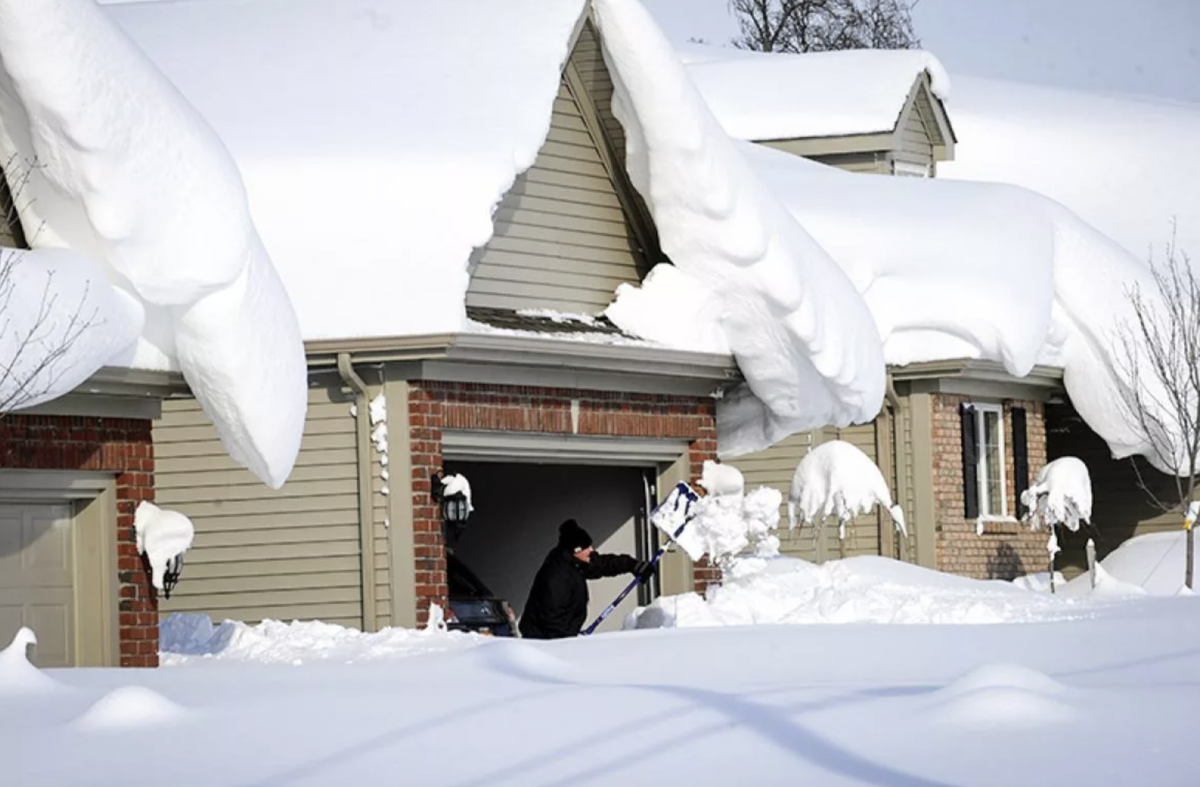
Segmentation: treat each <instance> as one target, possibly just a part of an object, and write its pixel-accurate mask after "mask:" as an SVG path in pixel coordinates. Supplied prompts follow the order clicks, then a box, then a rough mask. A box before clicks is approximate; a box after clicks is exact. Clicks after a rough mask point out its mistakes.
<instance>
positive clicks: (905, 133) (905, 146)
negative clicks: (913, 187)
mask: <svg viewBox="0 0 1200 787" xmlns="http://www.w3.org/2000/svg"><path fill="white" fill-rule="evenodd" d="M924 92H925V91H924V90H923V89H920V88H918V90H917V93H916V95H915V96H914V97H913V98H911V99H910V100H909V103H908V106H907V107H905V111H904V112H903V113H902V114H901V116H900V127H899V129H897V135H896V150H895V152H894V153H893V154H892V155H893V157H894V158H896V159H898V160H900V161H906V162H908V163H910V164H925V165H928V166H930V167H932V165H933V163H934V156H933V133H936V132H934V131H932V130H931V128H930V126H931V124H933V123H934V121H933V117H932V115H930V114H927V113H928V112H931V111H932V107H930V106H929V102H928V100H926V101H925V102H924V104H925V107H926V108H925V109H922V102H921V101H919V100H917V99H918V98H920V97H921V96H923V95H924ZM927 121H928V122H927ZM931 171H932V170H931Z"/></svg>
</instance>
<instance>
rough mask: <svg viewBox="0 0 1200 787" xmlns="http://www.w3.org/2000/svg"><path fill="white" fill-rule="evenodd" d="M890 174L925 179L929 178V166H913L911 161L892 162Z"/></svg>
mask: <svg viewBox="0 0 1200 787" xmlns="http://www.w3.org/2000/svg"><path fill="white" fill-rule="evenodd" d="M892 174H893V175H899V176H900V177H909V178H927V177H929V165H928V164H914V163H913V162H911V161H893V162H892Z"/></svg>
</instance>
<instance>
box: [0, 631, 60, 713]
mask: <svg viewBox="0 0 1200 787" xmlns="http://www.w3.org/2000/svg"><path fill="white" fill-rule="evenodd" d="M30 645H37V635H35V634H34V633H33V631H32V630H31V629H29V628H26V627H24V626H22V627H21V628H19V629H17V633H16V634H15V635H14V636H13V639H12V642H11V643H9V645H8V647H6V648H5V649H4V650H0V696H4V695H6V694H32V693H37V692H43V691H52V690H54V689H55V688H57V687H58V683H57V682H55V681H54V680H53V679H51V678H50V677H48V676H47V675H46V674H45V673H44V672H42V671H41V670H39V669H38V668H37V667H35V666H33V664H31V663H30V662H29V646H30Z"/></svg>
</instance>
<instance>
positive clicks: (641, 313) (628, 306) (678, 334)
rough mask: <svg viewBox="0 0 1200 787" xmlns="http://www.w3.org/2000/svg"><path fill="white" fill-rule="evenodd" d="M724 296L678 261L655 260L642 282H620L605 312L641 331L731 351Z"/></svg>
mask: <svg viewBox="0 0 1200 787" xmlns="http://www.w3.org/2000/svg"><path fill="white" fill-rule="evenodd" d="M719 310H720V298H718V297H717V295H716V294H715V293H714V292H713V291H712V290H710V289H709V288H707V287H705V286H704V285H703V284H701V283H700V282H699V281H697V280H696V279H694V278H692V277H691V276H688V275H687V274H686V273H683V272H682V271H681V270H680V269H679V268H677V267H675V266H674V265H666V264H660V265H655V266H654V267H653V268H651V269H650V272H649V273H648V274H646V278H644V279H643V280H642V283H641V285H640V286H637V287H635V286H633V285H632V284H620V285H618V286H617V291H616V295H615V296H614V297H613V302H612V303H611V304H609V305H608V307H607V308H605V310H604V316H605V317H607V318H608V319H609V320H611V321H612V322H613V324H614V325H619V326H621V329H622V330H624V331H626V332H628V333H631V334H633V335H635V336H641V337H643V338H646V339H650V340H652V341H655V342H658V343H660V344H664V345H666V346H668V347H677V348H680V349H686V350H695V351H698V352H710V353H716V354H719V355H728V354H729V342H728V341H727V340H726V338H725V332H724V331H723V330H722V329H721V324H720V321H719V319H718V315H719V314H720V311H719Z"/></svg>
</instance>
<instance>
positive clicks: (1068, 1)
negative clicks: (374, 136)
mask: <svg viewBox="0 0 1200 787" xmlns="http://www.w3.org/2000/svg"><path fill="white" fill-rule="evenodd" d="M642 2H643V3H645V5H646V6H647V7H648V8H649V9H650V11H651V12H653V13H654V15H655V17H656V18H657V19H658V21H659V24H660V25H662V27H663V29H664V30H665V31H666V33H667V35H668V37H669V38H671V40H673V41H686V40H687V39H688V38H689V37H692V36H695V37H700V38H705V39H708V40H709V41H711V42H713V43H724V42H727V41H728V40H729V38H730V37H731V36H732V35H733V34H734V33H735V32H736V30H737V27H736V24H735V22H734V21H733V18H732V17H731V16H730V14H729V12H728V10H727V0H642ZM913 20H914V22H915V24H916V28H917V35H918V36H920V38H921V40H922V44H923V46H924V47H925V48H926V49H928V50H930V51H931V52H933V53H934V54H936V55H937V56H938V57H939V58H940V59H941V60H942V62H943V63H944V64H945V65H946V67H947V68H948V69H949V70H950V76H951V80H953V77H954V74H956V73H960V74H971V75H974V76H990V77H998V78H1003V79H1013V80H1019V81H1024V82H1036V83H1042V84H1051V85H1059V86H1063V87H1073V88H1080V89H1084V90H1097V91H1106V92H1118V93H1146V94H1151V95H1156V96H1161V97H1165V98H1173V99H1179V100H1184V101H1190V102H1194V103H1200V0H920V2H919V3H918V5H917V7H916V9H915V10H914V11H913Z"/></svg>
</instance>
